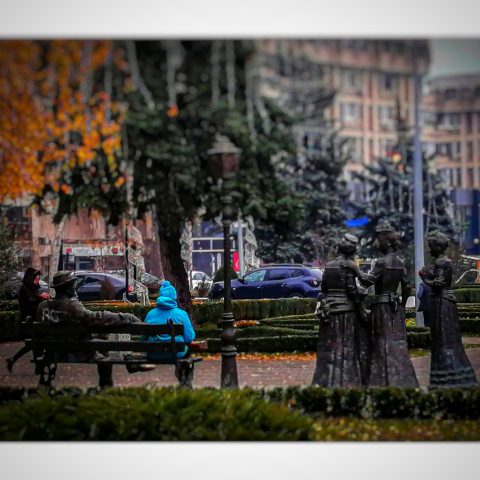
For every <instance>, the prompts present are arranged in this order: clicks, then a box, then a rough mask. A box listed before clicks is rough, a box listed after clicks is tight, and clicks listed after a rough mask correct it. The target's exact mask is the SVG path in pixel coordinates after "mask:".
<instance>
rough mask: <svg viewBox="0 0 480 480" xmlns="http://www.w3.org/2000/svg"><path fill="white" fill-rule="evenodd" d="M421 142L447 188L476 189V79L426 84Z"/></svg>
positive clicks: (479, 116) (479, 125) (479, 112)
mask: <svg viewBox="0 0 480 480" xmlns="http://www.w3.org/2000/svg"><path fill="white" fill-rule="evenodd" d="M422 142H423V147H424V149H425V150H426V152H427V153H428V154H431V155H434V158H435V165H436V168H437V169H438V171H439V172H440V173H441V174H442V175H443V177H444V179H445V182H446V184H447V185H448V186H450V187H451V188H465V189H473V188H475V189H478V188H479V187H480V75H478V74H476V75H455V76H448V77H437V78H432V79H430V80H428V81H427V82H426V85H425V91H424V95H423V98H422Z"/></svg>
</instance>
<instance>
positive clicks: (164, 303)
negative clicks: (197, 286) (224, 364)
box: [145, 280, 195, 360]
mask: <svg viewBox="0 0 480 480" xmlns="http://www.w3.org/2000/svg"><path fill="white" fill-rule="evenodd" d="M168 319H172V321H173V323H175V324H179V325H183V328H184V332H183V337H182V336H180V335H178V336H177V337H175V341H176V342H181V343H187V344H188V343H190V342H191V341H192V340H194V339H195V330H194V329H193V326H192V322H191V321H190V317H189V316H188V313H187V312H186V311H185V310H182V309H181V308H179V307H178V305H177V291H176V290H175V287H174V286H173V285H171V283H170V282H169V281H167V280H166V281H164V282H163V283H162V286H161V287H160V294H159V296H158V298H157V306H156V307H155V308H154V309H153V310H150V311H149V312H148V314H147V316H146V318H145V323H148V324H150V325H166V324H167V320H168ZM148 341H149V342H169V341H170V336H169V335H156V336H154V337H148ZM186 353H187V346H185V350H184V351H183V352H182V351H180V352H178V353H177V358H183V357H184V356H185V355H186ZM148 356H149V357H150V358H152V359H157V360H162V359H163V358H168V357H169V354H168V353H149V355H148Z"/></svg>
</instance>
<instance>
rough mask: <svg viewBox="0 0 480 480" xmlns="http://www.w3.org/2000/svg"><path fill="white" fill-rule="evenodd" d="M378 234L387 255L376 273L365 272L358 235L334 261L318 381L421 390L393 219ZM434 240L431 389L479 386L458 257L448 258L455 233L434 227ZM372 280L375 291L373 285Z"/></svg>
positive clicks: (429, 275) (429, 274)
mask: <svg viewBox="0 0 480 480" xmlns="http://www.w3.org/2000/svg"><path fill="white" fill-rule="evenodd" d="M376 232H377V233H378V237H377V241H376V245H377V247H378V250H379V252H380V253H381V256H380V257H379V258H377V259H376V261H375V265H374V267H373V269H372V271H371V272H369V273H362V272H361V271H360V269H359V268H358V267H357V265H356V264H355V263H354V261H353V258H354V255H355V252H356V249H357V245H358V239H357V237H355V236H354V235H350V234H346V235H344V236H343V238H342V239H341V241H340V244H339V245H338V256H337V258H335V259H334V260H332V261H331V262H329V263H328V264H327V265H326V268H325V272H324V275H323V279H322V288H321V290H322V293H323V298H322V299H321V300H320V302H319V306H318V309H317V315H318V317H319V319H320V330H319V337H318V349H317V362H316V368H315V373H314V376H313V382H312V383H313V384H315V385H320V386H323V387H359V386H370V387H375V386H378V387H380V386H395V387H414V388H415V387H418V380H417V377H416V375H415V370H414V368H413V365H412V362H411V360H410V357H409V355H408V346H407V332H406V323H405V304H406V302H407V298H408V293H409V289H408V285H407V271H406V269H405V265H404V261H403V259H402V258H401V257H400V256H399V255H398V254H396V253H395V252H396V251H397V250H398V246H399V240H400V237H399V235H398V233H397V232H396V231H395V230H394V229H393V228H392V226H391V225H390V224H389V223H388V222H381V223H379V225H378V226H377V229H376ZM427 241H428V245H429V249H430V253H431V255H432V257H433V258H434V262H433V263H432V264H431V265H428V266H425V267H423V269H422V271H421V272H420V273H421V276H422V279H423V281H424V282H425V283H426V284H427V285H428V286H430V287H431V293H430V296H431V298H430V300H431V312H430V318H431V320H430V321H431V329H430V332H431V350H432V352H431V353H432V355H431V369H430V388H445V387H471V386H476V385H477V380H476V378H475V373H474V371H473V369H472V366H471V365H470V362H469V360H468V357H467V355H466V354H465V350H464V348H463V345H462V339H461V335H460V331H459V327H458V313H457V307H456V300H455V296H454V294H453V291H452V290H451V285H452V280H453V269H452V262H451V260H450V259H449V258H447V257H446V255H445V251H446V250H447V248H448V244H449V240H448V237H447V236H446V235H444V234H443V233H441V232H438V231H434V232H431V233H429V234H428V236H427ZM372 285H373V288H374V295H373V296H371V295H367V290H366V288H368V287H370V286H372Z"/></svg>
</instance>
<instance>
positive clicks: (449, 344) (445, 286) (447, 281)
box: [422, 231, 478, 389]
mask: <svg viewBox="0 0 480 480" xmlns="http://www.w3.org/2000/svg"><path fill="white" fill-rule="evenodd" d="M427 241H428V247H429V249H430V253H431V255H432V257H433V258H434V262H433V264H432V265H428V266H426V267H423V269H422V270H423V272H422V273H423V275H422V276H423V281H424V282H425V283H426V284H427V285H429V286H430V287H431V289H432V290H431V293H430V300H431V314H430V335H431V339H432V344H431V350H432V358H431V366H430V386H429V388H431V389H435V388H448V387H472V386H477V385H478V384H477V380H476V378H475V373H474V371H473V369H472V366H471V364H470V361H469V359H468V357H467V355H466V353H465V349H464V348H463V344H462V337H461V335H460V329H459V327H458V312H457V304H456V303H457V302H456V299H455V295H454V294H453V291H452V289H451V288H452V287H451V285H452V280H453V267H452V261H451V260H450V259H449V258H447V256H446V255H445V251H446V250H447V248H448V243H449V240H448V237H447V236H446V235H445V234H443V233H441V232H439V231H433V232H430V233H429V234H428V235H427Z"/></svg>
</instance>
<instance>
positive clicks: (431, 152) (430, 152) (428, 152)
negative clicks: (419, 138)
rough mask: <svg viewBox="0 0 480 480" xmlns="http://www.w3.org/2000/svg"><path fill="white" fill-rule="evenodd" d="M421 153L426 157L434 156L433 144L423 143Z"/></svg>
mask: <svg viewBox="0 0 480 480" xmlns="http://www.w3.org/2000/svg"><path fill="white" fill-rule="evenodd" d="M422 147H423V151H424V153H425V155H426V156H427V157H430V156H432V155H435V144H434V143H423V144H422Z"/></svg>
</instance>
